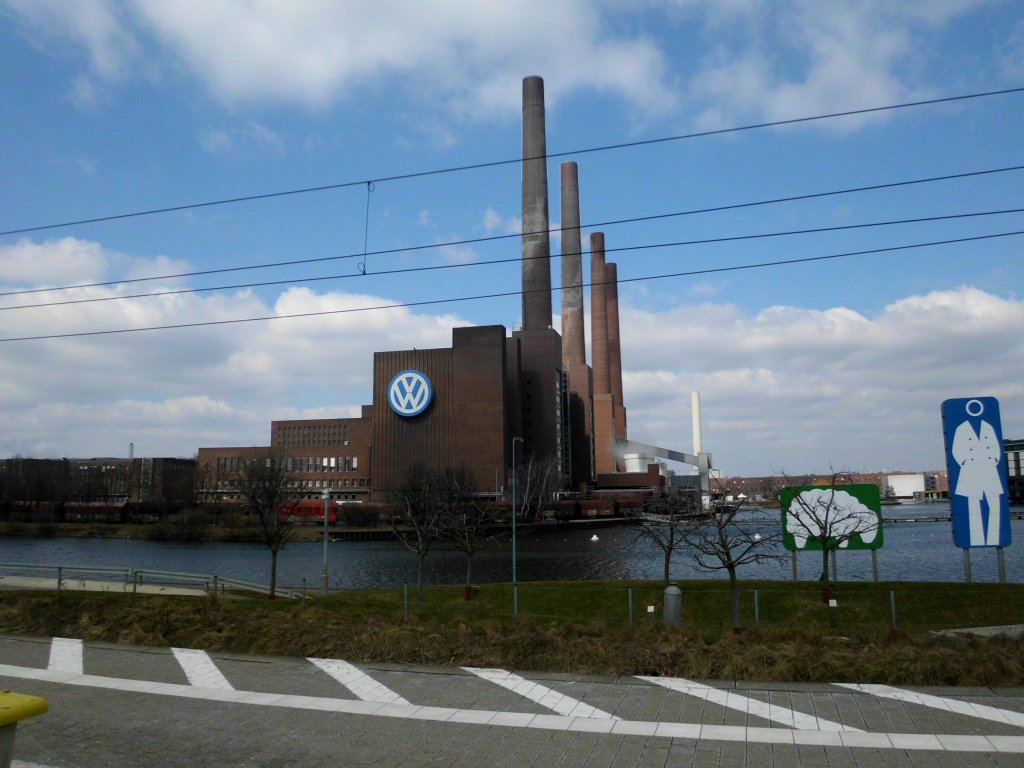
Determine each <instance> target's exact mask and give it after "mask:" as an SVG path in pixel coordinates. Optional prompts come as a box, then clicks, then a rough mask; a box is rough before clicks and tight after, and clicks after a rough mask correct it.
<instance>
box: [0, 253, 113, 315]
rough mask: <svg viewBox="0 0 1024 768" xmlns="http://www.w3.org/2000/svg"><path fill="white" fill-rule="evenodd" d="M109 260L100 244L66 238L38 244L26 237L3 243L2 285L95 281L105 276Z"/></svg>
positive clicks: (46, 284) (0, 271)
mask: <svg viewBox="0 0 1024 768" xmlns="http://www.w3.org/2000/svg"><path fill="white" fill-rule="evenodd" d="M110 259H111V254H109V253H105V252H104V251H103V249H102V247H101V246H100V244H99V243H95V242H91V241H88V240H79V239H77V238H74V237H65V238H62V239H60V240H49V241H46V242H44V243H36V242H34V241H32V240H29V239H27V238H23V239H21V240H18V242H16V243H15V244H14V245H7V246H0V284H2V285H5V286H7V287H13V286H32V287H39V286H48V285H66V284H68V283H82V282H95V281H98V280H103V279H104V278H105V277H106V275H107V268H108V266H109V264H110ZM4 303H5V305H7V306H9V305H10V302H7V301H5V302H4ZM18 303H20V302H18Z"/></svg>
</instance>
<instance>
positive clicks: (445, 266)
mask: <svg viewBox="0 0 1024 768" xmlns="http://www.w3.org/2000/svg"><path fill="white" fill-rule="evenodd" d="M1010 213H1024V208H1007V209H1005V210H999V211H977V212H972V213H952V214H946V215H943V216H926V217H922V218H914V219H892V220H888V221H874V222H865V223H860V224H841V225H836V226H833V227H814V228H811V229H792V230H786V231H782V232H760V233H756V234H750V235H729V236H726V237H710V238H704V239H700V240H676V241H673V242H668V243H648V244H646V245H627V246H620V247H617V248H605V253H606V254H607V253H622V252H627V251H645V250H653V249H656V248H673V247H684V246H691V245H712V244H715V243H728V242H736V241H742V240H762V239H767V238H772V237H790V236H794V235H810V234H822V233H825V232H840V231H845V230H854V229H868V228H871V227H887V226H894V225H902V224H923V223H928V222H936V221H952V220H956V219H968V218H979V217H982V216H998V215H1001V214H1010ZM562 255H563V256H564V255H565V254H562ZM530 258H547V257H543V256H534V257H530ZM523 260H524V259H523V257H522V256H511V257H508V258H504V259H488V260H485V261H474V262H470V263H466V264H435V265H428V266H422V267H403V268H401V269H385V270H381V271H378V272H374V273H373V275H374V277H379V276H389V275H405V274H410V273H414V272H435V271H439V270H447V269H466V268H470V267H485V266H493V265H496V264H511V263H515V262H521V261H523ZM362 276H363V273H359V274H352V273H346V274H340V275H322V276H319V277H302V278H288V279H284V280H266V281H263V282H257V283H235V284H233V285H217V286H208V287H203V288H179V289H174V290H168V291H153V292H151V293H133V294H126V295H123V296H93V297H90V298H87V299H66V300H64V301H48V302H38V303H36V304H18V305H16V306H10V307H0V312H5V311H8V310H13V309H38V308H41V307H63V306H67V305H69V304H95V303H98V302H104V301H127V300H129V299H149V298H157V297H160V296H180V295H182V294H190V293H212V292H213V291H230V290H236V289H239V288H266V287H268V286H273V285H299V284H301V283H319V282H325V281H329V280H349V279H353V278H359V277H362ZM42 290H46V289H42Z"/></svg>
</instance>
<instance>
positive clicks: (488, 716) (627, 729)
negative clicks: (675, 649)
mask: <svg viewBox="0 0 1024 768" xmlns="http://www.w3.org/2000/svg"><path fill="white" fill-rule="evenodd" d="M4 677H13V678H19V679H24V680H38V681H42V682H50V683H59V684H64V685H77V686H82V687H87V688H103V689H107V690H121V691H135V692H142V693H150V694H155V695H160V696H175V697H179V698H183V699H206V700H209V701H220V702H226V703H234V704H247V705H249V706H264V707H280V708H287V709H295V710H302V709H307V710H315V711H320V712H338V713H341V714H354V715H375V716H378V717H398V718H406V719H418V720H429V721H433V722H439V723H481V724H486V725H500V726H504V727H509V728H536V729H544V730H559V731H567V732H571V733H585V732H593V731H595V730H597V731H599V732H604V731H605V730H606V728H607V726H608V725H609V724H610V725H611V733H613V734H629V735H637V736H649V737H655V738H688V739H704V740H713V741H735V742H747V743H763V744H773V743H779V742H780V741H782V742H785V743H788V742H789V740H790V739H792V743H794V744H817V743H821V741H820V737H825V738H831V737H833V736H839V737H840V739H841V743H842V744H843V745H845V746H869V747H874V748H876V749H900V750H905V751H917V750H928V751H946V752H1000V753H1007V754H1024V739H1022V738H1020V737H1019V736H978V735H970V736H967V735H964V736H959V735H953V736H948V735H942V734H940V735H939V736H937V737H936V740H930V739H920V738H919V737H920V735H921V734H917V733H864V732H839V733H836V732H831V733H829V732H824V733H823V732H821V731H818V730H786V729H780V728H752V727H745V726H742V725H701V724H700V723H658V722H649V721H639V720H632V721H631V720H615V721H612V722H609V720H608V719H607V718H588V717H560V716H558V715H532V714H528V713H525V712H493V711H489V710H476V709H453V708H450V707H420V706H416V705H415V704H404V705H402V704H383V703H379V702H371V701H361V700H358V699H327V698H320V697H316V696H289V695H281V696H276V695H274V694H265V693H256V692H253V691H236V690H228V689H223V688H198V687H193V686H190V685H178V684H175V683H142V682H141V681H139V680H125V679H121V678H116V677H100V676H98V675H78V676H76V677H70V678H69V677H68V676H67V674H66V673H62V672H53V671H51V670H46V669H37V668H34V667H16V666H11V665H8V664H0V678H4ZM936 741H937V742H938V746H936Z"/></svg>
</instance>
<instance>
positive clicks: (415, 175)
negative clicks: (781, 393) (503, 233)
mask: <svg viewBox="0 0 1024 768" xmlns="http://www.w3.org/2000/svg"><path fill="white" fill-rule="evenodd" d="M1021 92H1024V86H1022V87H1018V88H1004V89H1001V90H997V91H984V92H981V93H967V94H961V95H959V96H944V97H940V98H936V99H923V100H920V101H907V102H903V103H901V104H887V105H885V106H881V107H866V108H864V109H850V110H845V111H842V112H831V113H828V114H821V115H809V116H805V117H794V118H790V119H788V120H773V121H771V122H764V123H751V124H749V125H740V126H734V127H731V128H718V129H715V130H708V131H696V132H693V133H683V134H677V135H673V136H662V137H659V138H654V139H641V140H638V141H628V142H621V143H617V144H604V145H601V146H597V147H586V148H583V149H575V150H569V151H563V152H551V153H548V154H546V155H537V156H535V157H527V158H523V157H517V158H511V159H506V160H492V161H488V162H482V163H471V164H468V165H457V166H450V167H447V168H436V169H433V170H429V171H415V172H411V173H402V174H396V175H393V176H382V177H380V178H375V179H361V180H359V181H345V182H338V183H335V184H321V185H318V186H312V187H300V188H298V189H288V190H283V191H279V192H263V193H260V194H254V195H242V196H239V197H227V198H222V199H220V200H208V201H205V202H200V203H186V204H183V205H172V206H167V207H164V208H150V209H147V210H142V211H132V212H129V213H117V214H111V215H108V216H95V217H93V218H88V219H76V220H72V221H63V222H59V223H55V224H39V225H36V226H31V227H19V228H17V229H9V230H5V231H0V236H3V235H20V234H27V233H29V232H41V231H44V230H48V229H59V228H62V227H73V226H79V225H82V224H98V223H102V222H107V221H119V220H123V219H132V218H138V217H141V216H154V215H157V214H162V213H175V212H178V211H188V210H195V209H197V208H210V207H213V206H217V205H231V204H234V203H246V202H252V201H255V200H270V199H274V198H280V197H289V196H294V195H303V194H309V193H313V192H325V191H330V190H337V189H345V188H348V187H358V186H364V185H372V184H380V183H383V182H388V181H405V180H408V179H419V178H425V177H428V176H440V175H442V174H448V173H461V172H463V171H473V170H480V169H484V168H496V167H499V166H503V165H511V164H513V163H521V162H524V161H527V160H541V159H544V160H549V159H554V158H559V157H567V156H569V155H585V154H592V153H594V152H607V151H610V150H616V149H629V148H633V147H644V146H651V145H654V144H664V143H668V142H672V141H683V140H685V139H696V138H704V137H708V136H719V135H722V134H727V133H739V132H742V131H753V130H759V129H762V128H777V127H780V126H783V125H796V124H799V123H809V122H814V121H818V120H833V119H836V118H840V117H853V116H856V115H867V114H872V113H876V112H887V111H893V110H897V109H908V108H910V107H922V106H928V105H934V104H948V103H951V102H956V101H967V100H970V99H981V98H987V97H990V96H1005V95H1009V94H1014V93H1021Z"/></svg>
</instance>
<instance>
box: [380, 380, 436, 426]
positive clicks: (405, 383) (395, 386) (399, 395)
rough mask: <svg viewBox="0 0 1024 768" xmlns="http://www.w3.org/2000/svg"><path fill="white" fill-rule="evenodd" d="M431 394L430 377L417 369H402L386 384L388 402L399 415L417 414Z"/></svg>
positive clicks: (425, 407)
mask: <svg viewBox="0 0 1024 768" xmlns="http://www.w3.org/2000/svg"><path fill="white" fill-rule="evenodd" d="M433 395H434V390H433V389H432V388H431V386H430V379H428V378H427V377H426V376H424V375H423V374H422V373H420V372H419V371H402V372H401V373H400V374H398V375H397V376H395V378H393V379H392V380H391V383H390V384H389V385H388V404H389V405H390V406H391V410H393V411H394V412H395V413H397V414H398V415H399V416H407V417H408V416H419V415H420V414H421V413H423V412H424V411H425V410H427V406H428V405H430V399H431V398H432V397H433Z"/></svg>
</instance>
